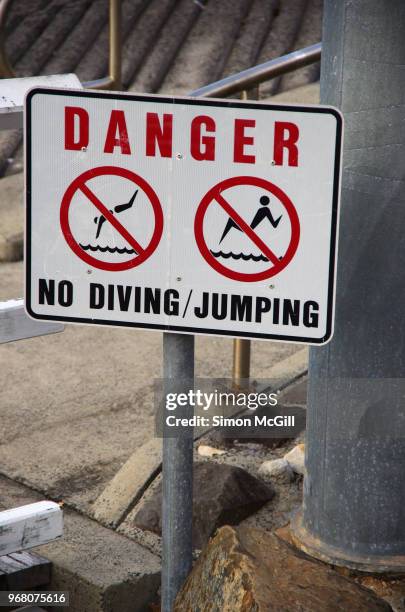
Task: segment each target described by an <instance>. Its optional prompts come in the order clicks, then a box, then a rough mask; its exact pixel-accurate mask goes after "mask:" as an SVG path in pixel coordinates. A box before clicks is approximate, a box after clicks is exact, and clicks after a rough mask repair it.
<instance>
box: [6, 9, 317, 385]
mask: <svg viewBox="0 0 405 612" xmlns="http://www.w3.org/2000/svg"><path fill="white" fill-rule="evenodd" d="M11 2H12V0H0V75H1V76H3V77H13V76H15V74H14V71H13V69H12V67H11V65H10V62H9V61H8V58H7V53H6V50H5V45H4V43H5V41H4V36H5V35H4V31H5V28H4V25H5V21H6V17H7V12H8V9H9V8H10V5H11ZM121 42H122V41H121V0H110V4H109V75H108V76H106V77H103V78H101V79H97V80H94V81H88V82H85V83H83V86H84V87H86V88H90V89H115V90H120V89H121V88H122V74H121V65H122V61H121V54H122V49H121V46H122V45H121ZM321 49H322V45H321V43H316V44H314V45H311V46H309V47H305V48H304V49H299V50H298V51H293V52H292V53H288V54H287V55H282V56H281V57H277V58H275V59H272V60H269V61H268V62H264V63H263V64H259V65H257V66H253V67H252V68H248V69H247V70H243V71H242V72H238V73H236V74H232V75H231V76H228V77H226V78H224V79H221V80H219V81H215V83H210V84H209V85H205V86H204V87H200V88H199V89H195V90H194V91H192V92H190V94H189V95H190V96H193V97H204V98H207V97H211V98H213V97H217V98H224V97H227V96H231V95H234V94H240V95H241V98H242V99H251V100H252V99H256V100H257V99H258V98H259V85H260V83H263V82H264V81H269V80H270V79H274V78H275V77H278V76H282V75H284V74H287V73H289V72H293V71H294V70H297V69H298V68H303V67H304V66H308V65H310V64H314V63H316V62H318V61H319V60H320V59H321ZM249 377H250V340H244V339H236V340H234V348H233V370H232V378H233V382H234V384H235V386H238V387H240V386H243V385H244V383H245V381H246V380H248V379H249Z"/></svg>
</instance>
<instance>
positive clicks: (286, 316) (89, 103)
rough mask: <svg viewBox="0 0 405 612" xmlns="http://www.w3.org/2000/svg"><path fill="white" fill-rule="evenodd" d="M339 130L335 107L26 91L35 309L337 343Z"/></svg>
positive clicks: (29, 271)
mask: <svg viewBox="0 0 405 612" xmlns="http://www.w3.org/2000/svg"><path fill="white" fill-rule="evenodd" d="M341 131H342V120H341V116H340V114H339V113H338V111H336V110H335V109H332V108H329V107H315V106H314V107H312V106H311V107H299V106H291V107H290V106H274V105H269V104H261V103H252V102H239V101H230V100H227V101H226V102H225V101H224V102H223V101H219V100H215V101H214V100H199V99H192V98H164V97H160V96H138V95H136V96H135V95H131V94H117V93H106V92H88V91H72V90H69V91H68V90H57V89H46V88H36V89H33V90H31V91H30V92H29V94H28V95H27V99H26V156H27V160H26V187H27V190H26V192H27V216H26V218H27V228H26V237H27V245H26V308H27V312H28V314H30V315H31V316H32V317H34V318H37V319H50V320H58V321H65V322H78V323H89V324H104V325H123V326H129V327H131V326H134V327H144V328H151V329H161V330H166V331H176V332H185V333H202V334H217V335H230V336H241V337H247V338H263V339H279V340H284V341H288V340H289V341H293V342H305V343H313V344H322V343H324V342H326V341H327V340H328V339H329V338H330V337H331V334H332V329H333V302H334V276H335V263H336V262H335V259H336V232H337V218H338V196H339V175H340V168H339V164H340V150H341Z"/></svg>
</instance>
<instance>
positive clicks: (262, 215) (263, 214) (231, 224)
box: [219, 195, 282, 244]
mask: <svg viewBox="0 0 405 612" xmlns="http://www.w3.org/2000/svg"><path fill="white" fill-rule="evenodd" d="M260 204H261V205H262V206H268V205H269V204H270V198H269V197H267V196H265V195H264V196H262V197H261V198H260ZM281 217H282V215H280V216H279V218H278V219H274V218H273V215H272V214H271V212H270V210H269V209H268V208H259V210H258V211H257V213H256V214H255V216H254V217H253V220H252V222H251V224H250V227H251V228H252V229H255V227H257V226H258V225H259V224H260V223H261V222H262V221H264V219H268V220H269V222H270V223H271V225H272V226H273V227H274V228H276V227H277V225H278V224H279V223H280V220H281ZM232 228H234V229H237V230H238V231H239V232H241V231H243V230H241V228H240V227H239V225H238V224H237V223H236V222H235V221H234V220H233V219H231V218H229V219H228V222H227V224H226V226H225V229H224V231H223V234H222V236H221V240H220V241H219V244H221V242H222V241H223V239H224V238H225V236H226V235H227V234H228V232H229V231H230V230H231V229H232Z"/></svg>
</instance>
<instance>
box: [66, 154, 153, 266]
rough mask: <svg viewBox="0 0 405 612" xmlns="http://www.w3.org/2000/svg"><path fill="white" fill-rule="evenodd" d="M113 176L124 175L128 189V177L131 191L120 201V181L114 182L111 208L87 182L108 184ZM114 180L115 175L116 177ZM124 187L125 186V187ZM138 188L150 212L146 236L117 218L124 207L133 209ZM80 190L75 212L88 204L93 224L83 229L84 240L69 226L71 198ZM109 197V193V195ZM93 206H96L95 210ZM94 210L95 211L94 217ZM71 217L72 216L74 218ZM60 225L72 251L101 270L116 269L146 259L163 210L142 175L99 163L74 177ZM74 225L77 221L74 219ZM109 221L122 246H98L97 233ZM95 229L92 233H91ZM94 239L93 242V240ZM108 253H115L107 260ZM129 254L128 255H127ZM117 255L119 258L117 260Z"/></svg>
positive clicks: (136, 263)
mask: <svg viewBox="0 0 405 612" xmlns="http://www.w3.org/2000/svg"><path fill="white" fill-rule="evenodd" d="M112 177H118V178H121V179H125V181H123V183H125V186H124V185H123V186H122V187H123V191H122V193H124V192H125V188H126V190H127V191H128V181H130V184H129V186H130V188H131V194H130V196H128V195H127V196H126V198H125V201H124V202H121V200H122V199H123V197H124V196H123V195H121V193H120V192H121V189H120V187H121V185H120V184H118V185H117V184H115V189H117V193H116V194H114V197H115V201H114V204H116V205H115V206H113V207H112V208H111V207H110V206H111V202H109V203H107V202H103V201H102V200H103V197H98V196H97V195H96V193H94V189H93V188H92V187H91V186H89V185H87V183H88V182H89V181H91V180H92V179H97V178H99V179H101V180H102V181H103V184H106V185H108V182H109V181H111V180H113V179H112ZM115 180H116V179H115ZM124 187H125V188H124ZM139 191H141V193H142V194H144V200H145V203H144V209H145V206H146V208H149V212H150V213H151V216H152V230H151V232H150V233H151V236H149V237H147V238H145V237H143V236H138V235H137V236H135V232H134V231H133V230H131V228H128V225H127V222H124V221H122V222H121V221H120V220H119V219H118V215H119V213H122V212H124V211H128V210H132V209H133V208H134V205H135V204H136V202H137V199H136V198H137V196H138V193H139ZM78 194H80V195H81V196H82V200H83V198H84V203H83V204H82V203H81V204H80V207H78V205H77V204H76V209H75V210H76V211H78V212H76V216H78V213H81V212H82V211H81V210H80V209H81V207H83V206H87V205H88V206H89V211H88V212H89V215H88V216H89V218H91V220H92V221H94V223H95V224H96V225H95V226H94V225H93V226H90V225H89V227H91V232H92V233H90V229H88V230H86V231H87V235H86V236H85V237H86V240H83V233H82V234H81V238H80V237H79V235H78V231H77V230H75V229H74V228H72V225H73V224H72V218H71V217H72V210H71V209H72V202H73V201H74V199H75V197H76V196H77V195H78ZM109 200H111V194H110V196H109ZM94 209H95V210H94ZM93 212H95V213H96V216H95V217H94V214H93ZM73 221H74V219H73ZM60 225H61V229H62V233H63V235H64V237H65V240H66V242H67V243H68V245H69V247H70V248H71V249H72V251H73V252H74V253H75V254H76V255H77V256H78V257H80V259H82V260H83V261H84V262H85V263H87V264H88V265H90V266H93V267H95V268H98V269H100V270H107V271H110V272H118V271H122V270H128V269H130V268H134V267H136V266H139V265H140V264H141V263H143V262H144V261H146V260H147V259H148V258H149V257H150V256H151V255H152V253H153V252H154V251H155V249H156V247H157V246H158V244H159V242H160V239H161V236H162V232H163V211H162V207H161V204H160V201H159V198H158V196H157V195H156V193H155V191H154V190H153V189H152V187H151V186H150V185H149V183H148V182H147V181H145V179H143V178H142V177H141V176H139V175H137V174H135V173H134V172H131V171H130V170H127V169H125V168H118V167H116V166H100V167H98V168H93V169H91V170H87V171H86V172H83V174H80V175H79V176H78V177H77V178H75V179H74V180H73V181H72V183H71V184H70V185H69V187H68V188H67V190H66V192H65V194H64V196H63V199H62V203H61V208H60ZM76 225H77V223H76ZM103 225H104V228H105V227H106V226H108V225H110V226H112V228H114V230H115V231H116V233H117V236H118V237H119V238H120V240H121V241H122V243H123V247H122V248H119V247H117V246H108V245H107V246H105V245H104V246H101V245H100V244H98V243H99V240H100V234H101V232H102V229H103ZM93 233H94V236H93ZM94 239H95V241H96V244H94ZM90 250H91V251H92V252H97V253H100V256H99V258H98V257H96V256H94V255H91V254H90V253H89V251H90ZM109 254H114V257H115V258H116V259H115V261H114V260H113V257H111V259H110V260H108V259H105V258H106V257H109V256H110V255H109ZM128 255H130V257H128ZM117 258H118V259H119V260H118V261H117Z"/></svg>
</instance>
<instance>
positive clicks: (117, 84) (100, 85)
mask: <svg viewBox="0 0 405 612" xmlns="http://www.w3.org/2000/svg"><path fill="white" fill-rule="evenodd" d="M11 3H12V0H0V75H1V77H3V78H4V77H11V78H12V77H15V76H16V75H15V72H14V70H13V68H12V66H11V64H10V62H9V60H8V57H7V52H6V48H5V34H4V32H5V23H6V19H7V14H8V11H9V9H10V6H11ZM109 6H110V14H109V29H110V34H109V74H108V76H106V77H103V78H101V79H96V80H95V81H87V82H85V83H83V86H84V87H87V88H89V89H118V90H119V89H121V87H122V83H121V0H110V5H109Z"/></svg>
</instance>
